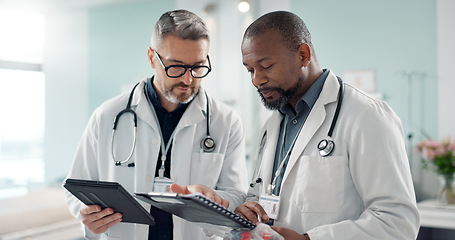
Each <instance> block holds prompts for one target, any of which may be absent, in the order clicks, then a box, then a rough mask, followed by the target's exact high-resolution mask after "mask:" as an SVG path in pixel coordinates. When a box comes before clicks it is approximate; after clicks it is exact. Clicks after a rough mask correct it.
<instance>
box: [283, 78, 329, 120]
mask: <svg viewBox="0 0 455 240" xmlns="http://www.w3.org/2000/svg"><path fill="white" fill-rule="evenodd" d="M329 72H330V70H327V69H323V73H322V74H321V76H319V77H318V79H316V81H315V82H314V83H313V84H312V85H311V86H310V88H309V89H308V90H307V91H306V92H305V94H304V95H303V96H302V98H300V100H299V101H298V102H297V105H296V107H295V114H294V111H293V110H292V106H291V104H289V103H287V104H286V105H284V106H283V107H282V108H280V109H279V111H280V113H282V114H288V115H289V116H294V115H299V113H300V112H301V111H303V110H304V109H305V105H307V106H308V110H311V109H312V108H313V106H314V103H316V100H317V99H318V97H319V94H320V93H321V91H322V87H323V86H324V82H325V79H326V78H327V76H328V75H329Z"/></svg>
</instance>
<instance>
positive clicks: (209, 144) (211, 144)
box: [111, 82, 216, 167]
mask: <svg viewBox="0 0 455 240" xmlns="http://www.w3.org/2000/svg"><path fill="white" fill-rule="evenodd" d="M139 83H140V82H139ZM139 83H137V84H136V85H134V87H133V89H132V90H131V93H130V95H129V98H128V103H127V104H126V107H125V109H123V110H122V111H120V112H119V113H118V114H117V115H116V116H115V119H114V126H113V128H112V137H111V154H112V159H113V160H114V162H115V165H116V166H121V165H123V164H125V163H127V162H128V161H130V160H131V158H132V157H133V154H134V150H135V149H136V142H137V114H136V112H135V111H134V110H133V109H131V103H132V101H133V95H134V91H135V89H136V87H137V86H138V85H139ZM146 87H147V84H145V86H144V88H146ZM144 92H145V95H146V96H147V100H149V99H148V93H147V91H146V90H145V91H144ZM205 97H206V99H207V105H206V112H207V116H206V121H207V136H206V137H205V138H203V139H202V141H201V144H200V145H201V148H202V150H204V152H212V151H213V150H214V149H215V146H216V144H215V140H213V138H212V137H210V116H209V115H210V109H209V98H208V96H207V93H205ZM125 113H129V114H131V115H133V121H134V127H133V129H134V135H133V145H132V147H131V151H130V153H129V155H128V157H127V158H125V159H124V160H117V159H116V157H115V154H114V139H115V131H116V130H117V125H118V122H119V119H120V117H121V116H122V115H123V114H125ZM154 114H155V118H156V119H157V121H158V118H157V116H156V113H155V112H154ZM160 132H161V130H160ZM173 135H174V132H173V133H172V136H173ZM161 138H162V136H161ZM172 138H173V137H171V139H170V141H172ZM162 141H163V140H162ZM163 144H164V143H162V146H161V150H162V152H163V151H164V152H163V153H162V154H166V153H167V151H168V149H169V146H170V142H169V143H168V145H167V146H165V147H163ZM164 156H165V155H164ZM134 166H135V165H134V163H129V164H128V167H134ZM163 166H164V165H163Z"/></svg>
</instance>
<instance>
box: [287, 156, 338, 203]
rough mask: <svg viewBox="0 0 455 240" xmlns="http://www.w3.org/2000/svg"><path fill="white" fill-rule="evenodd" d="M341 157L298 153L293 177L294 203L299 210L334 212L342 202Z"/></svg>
mask: <svg viewBox="0 0 455 240" xmlns="http://www.w3.org/2000/svg"><path fill="white" fill-rule="evenodd" d="M345 159H346V158H345V157H343V156H330V157H320V156H317V157H311V156H302V157H301V158H300V161H299V169H298V175H297V178H296V189H295V191H296V193H295V196H296V198H295V201H296V206H297V208H298V209H299V210H300V211H301V212H336V211H338V209H339V208H340V207H341V205H342V204H343V199H344V177H345V176H344V175H345V164H346V161H345Z"/></svg>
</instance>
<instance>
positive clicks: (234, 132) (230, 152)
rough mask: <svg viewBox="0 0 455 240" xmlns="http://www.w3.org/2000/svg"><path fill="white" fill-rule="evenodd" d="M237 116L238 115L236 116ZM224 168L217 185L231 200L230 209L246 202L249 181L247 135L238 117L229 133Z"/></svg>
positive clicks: (226, 197) (222, 193) (223, 195)
mask: <svg viewBox="0 0 455 240" xmlns="http://www.w3.org/2000/svg"><path fill="white" fill-rule="evenodd" d="M235 116H237V115H235ZM227 144H228V145H227V149H226V153H225V156H224V161H223V166H222V169H221V172H220V176H219V179H218V182H217V184H216V190H217V193H218V194H219V195H220V196H221V197H222V198H225V199H227V200H229V203H230V204H229V209H230V210H234V209H235V208H236V207H237V205H240V204H242V203H243V202H244V201H245V197H246V192H247V188H248V187H247V186H248V179H247V168H246V162H245V134H244V130H243V126H242V123H241V121H240V118H238V117H236V120H235V121H234V122H233V125H232V127H231V128H230V132H229V140H228V143H227Z"/></svg>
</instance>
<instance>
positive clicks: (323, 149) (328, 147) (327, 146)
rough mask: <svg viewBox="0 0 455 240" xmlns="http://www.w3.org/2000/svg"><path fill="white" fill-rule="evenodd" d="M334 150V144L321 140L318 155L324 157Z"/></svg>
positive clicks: (330, 140)
mask: <svg viewBox="0 0 455 240" xmlns="http://www.w3.org/2000/svg"><path fill="white" fill-rule="evenodd" d="M334 148H335V143H334V142H333V140H332V139H322V140H321V141H320V142H319V144H318V149H319V154H320V155H321V156H322V157H326V156H328V155H330V153H332V151H333V149H334Z"/></svg>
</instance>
